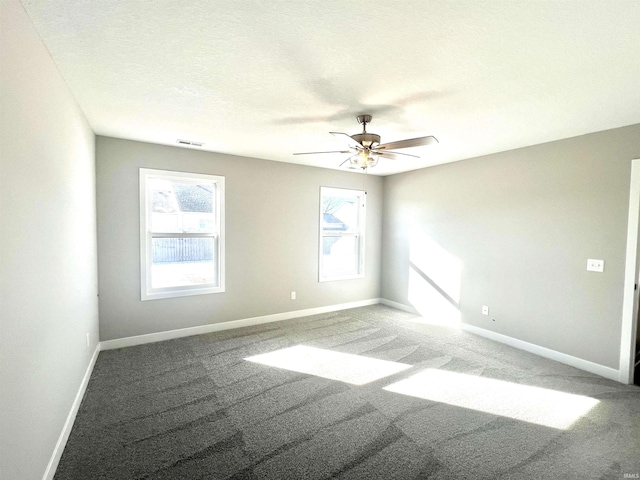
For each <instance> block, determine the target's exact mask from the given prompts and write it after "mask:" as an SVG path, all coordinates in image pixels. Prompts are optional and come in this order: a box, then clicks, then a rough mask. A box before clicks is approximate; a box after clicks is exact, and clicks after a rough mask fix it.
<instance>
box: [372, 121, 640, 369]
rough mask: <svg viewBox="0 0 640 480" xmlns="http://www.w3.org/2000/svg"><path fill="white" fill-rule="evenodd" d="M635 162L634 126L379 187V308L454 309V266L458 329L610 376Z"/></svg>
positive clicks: (638, 145) (398, 178)
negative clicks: (382, 303) (422, 302)
mask: <svg viewBox="0 0 640 480" xmlns="http://www.w3.org/2000/svg"><path fill="white" fill-rule="evenodd" d="M638 157H640V125H635V126H630V127H624V128H619V129H615V130H610V131H605V132H599V133H594V134H590V135H585V136H581V137H576V138H571V139H567V140H561V141H557V142H553V143H547V144H542V145H536V146H532V147H527V148H522V149H518V150H513V151H509V152H504V153H499V154H495V155H490V156H486V157H481V158H476V159H471V160H466V161H462V162H457V163H453V164H447V165H442V166H437V167H432V168H428V169H424V170H420V171H416V172H410V173H405V174H399V175H394V176H390V177H386V178H385V182H384V183H385V184H384V186H385V205H384V206H385V208H384V214H383V218H384V224H383V232H384V233H383V258H384V260H383V269H382V296H383V297H384V298H386V299H389V300H392V301H395V302H399V303H402V304H405V305H411V303H412V301H411V299H410V298H409V297H410V295H409V294H410V292H412V297H413V301H414V303H416V300H415V299H418V300H419V298H420V292H422V296H423V297H429V296H433V297H434V298H435V297H438V296H439V297H441V299H442V295H441V291H444V292H445V293H446V294H447V296H449V297H450V298H449V300H454V302H452V301H449V300H443V301H442V302H440V303H443V304H445V305H447V304H448V305H449V306H450V307H452V308H453V309H455V300H456V299H455V298H451V297H453V296H455V295H453V296H452V295H450V294H449V293H447V292H448V289H449V287H448V283H447V282H451V279H448V278H447V276H446V275H442V272H441V270H442V269H443V268H446V267H447V266H449V265H448V264H454V265H455V264H456V262H459V263H460V264H461V271H460V288H459V297H458V298H457V301H458V303H459V312H460V314H461V317H462V321H463V322H464V323H468V324H471V325H475V326H478V327H481V328H484V329H488V330H493V331H495V332H498V333H501V334H504V335H508V336H510V337H513V338H516V339H520V340H523V341H526V342H530V343H533V344H536V345H539V346H543V347H546V348H550V349H552V350H556V351H559V352H562V353H565V354H568V355H572V356H575V357H578V358H582V359H585V360H589V361H592V362H595V363H598V364H601V365H604V366H607V367H611V368H615V369H617V368H618V366H619V350H620V329H621V316H622V287H623V276H624V266H625V242H626V230H627V214H628V199H629V182H630V172H631V160H632V159H633V158H638ZM434 245H435V247H434ZM438 250H440V251H438ZM444 252H447V253H444ZM587 258H596V259H604V260H605V270H604V273H593V272H587V270H586V263H587ZM412 260H413V265H412ZM416 263H419V264H420V265H416ZM416 268H417V269H419V270H421V271H422V273H420V274H418V275H416V272H415V269H416ZM412 270H413V271H412ZM410 278H411V279H412V281H411V282H410V281H409V279H410ZM440 278H442V279H443V280H442V281H441V280H440ZM434 284H435V285H437V286H438V288H434V286H433V285H434ZM441 287H442V288H441ZM454 290H455V289H454ZM482 305H488V306H489V307H490V315H489V316H483V315H481V307H482ZM426 310H427V312H426V313H427V314H429V313H432V312H429V311H428V310H429V308H428V307H427V308H426ZM493 319H495V321H493Z"/></svg>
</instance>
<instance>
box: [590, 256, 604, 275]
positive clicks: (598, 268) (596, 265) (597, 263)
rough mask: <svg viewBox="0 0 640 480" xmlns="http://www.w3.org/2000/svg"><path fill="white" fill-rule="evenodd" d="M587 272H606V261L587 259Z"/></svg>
mask: <svg viewBox="0 0 640 480" xmlns="http://www.w3.org/2000/svg"><path fill="white" fill-rule="evenodd" d="M587 270H589V271H590V272H604V260H597V259H594V258H589V259H587Z"/></svg>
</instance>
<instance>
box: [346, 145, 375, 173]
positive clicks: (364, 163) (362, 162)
mask: <svg viewBox="0 0 640 480" xmlns="http://www.w3.org/2000/svg"><path fill="white" fill-rule="evenodd" d="M378 158H379V155H375V154H373V153H372V152H371V151H368V150H360V151H359V152H358V154H357V155H354V156H352V157H351V158H350V159H349V163H350V164H351V166H352V167H358V168H362V169H363V170H366V169H367V168H369V167H375V166H376V165H377V164H378Z"/></svg>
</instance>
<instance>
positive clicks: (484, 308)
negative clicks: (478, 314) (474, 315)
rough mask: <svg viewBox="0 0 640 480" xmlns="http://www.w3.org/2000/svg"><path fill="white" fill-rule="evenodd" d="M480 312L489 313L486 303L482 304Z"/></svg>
mask: <svg viewBox="0 0 640 480" xmlns="http://www.w3.org/2000/svg"><path fill="white" fill-rule="evenodd" d="M482 314H483V315H489V307H488V306H486V305H483V306H482Z"/></svg>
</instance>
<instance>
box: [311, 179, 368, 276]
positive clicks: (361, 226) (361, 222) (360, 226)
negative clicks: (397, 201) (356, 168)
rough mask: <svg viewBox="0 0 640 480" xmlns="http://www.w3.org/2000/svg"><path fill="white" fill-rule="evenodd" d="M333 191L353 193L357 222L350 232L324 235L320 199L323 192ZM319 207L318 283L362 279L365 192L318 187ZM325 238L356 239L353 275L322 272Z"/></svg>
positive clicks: (365, 209)
mask: <svg viewBox="0 0 640 480" xmlns="http://www.w3.org/2000/svg"><path fill="white" fill-rule="evenodd" d="M331 190H333V191H335V190H342V191H344V192H350V193H353V194H354V196H356V197H358V198H359V202H358V221H357V230H356V231H351V232H348V231H347V232H340V231H335V230H334V231H331V232H330V233H325V231H324V228H323V223H324V217H323V215H324V212H323V202H322V199H323V197H324V196H325V193H324V192H325V191H326V192H328V191H331ZM319 203H320V206H319V217H320V219H319V220H320V221H319V229H318V230H319V235H318V239H319V241H318V281H319V282H333V281H337V280H352V279H356V278H363V277H364V273H365V270H364V267H365V226H366V216H367V192H366V191H365V190H357V189H353V188H343V187H329V186H321V187H320V202H319ZM325 237H339V238H343V237H357V239H358V241H357V248H358V271H357V273H355V274H347V275H333V276H327V275H325V272H324V271H323V256H324V241H323V240H324V238H325Z"/></svg>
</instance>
